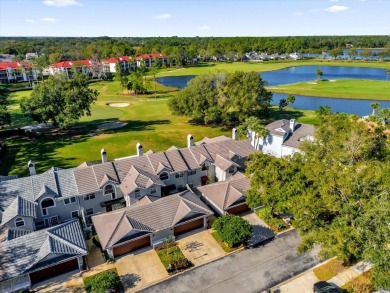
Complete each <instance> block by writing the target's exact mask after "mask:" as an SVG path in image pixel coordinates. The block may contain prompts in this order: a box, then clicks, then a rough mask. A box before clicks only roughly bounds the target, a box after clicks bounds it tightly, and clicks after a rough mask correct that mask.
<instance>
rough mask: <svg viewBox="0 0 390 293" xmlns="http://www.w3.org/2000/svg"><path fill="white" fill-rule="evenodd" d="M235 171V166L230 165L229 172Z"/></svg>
mask: <svg viewBox="0 0 390 293" xmlns="http://www.w3.org/2000/svg"><path fill="white" fill-rule="evenodd" d="M233 173H234V166H230V167H229V174H233Z"/></svg>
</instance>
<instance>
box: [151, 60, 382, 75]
mask: <svg viewBox="0 0 390 293" xmlns="http://www.w3.org/2000/svg"><path fill="white" fill-rule="evenodd" d="M293 66H348V67H367V68H389V66H390V64H389V62H383V61H375V62H366V61H348V60H319V59H311V60H297V61H293V60H278V61H264V62H230V63H229V62H216V63H212V62H210V63H200V64H199V65H198V66H196V67H188V68H178V69H176V68H168V69H164V70H161V71H160V72H159V73H158V75H157V77H163V76H182V75H200V74H205V73H210V72H215V71H221V72H235V71H237V70H241V71H257V72H264V71H272V70H279V69H283V68H288V67H293Z"/></svg>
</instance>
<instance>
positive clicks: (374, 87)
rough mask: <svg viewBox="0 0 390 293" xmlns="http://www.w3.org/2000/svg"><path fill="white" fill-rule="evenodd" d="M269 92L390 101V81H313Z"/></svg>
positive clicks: (276, 88)
mask: <svg viewBox="0 0 390 293" xmlns="http://www.w3.org/2000/svg"><path fill="white" fill-rule="evenodd" d="M268 90H270V91H272V92H278V93H289V94H295V95H305V96H317V97H330V98H344V99H374V100H390V81H379V80H360V79H359V80H356V79H351V80H348V79H338V80H320V81H316V80H313V81H311V82H300V83H294V84H288V85H281V86H273V87H268Z"/></svg>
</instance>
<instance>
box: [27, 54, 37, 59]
mask: <svg viewBox="0 0 390 293" xmlns="http://www.w3.org/2000/svg"><path fill="white" fill-rule="evenodd" d="M38 57H39V55H38V53H27V54H26V60H31V59H35V58H38Z"/></svg>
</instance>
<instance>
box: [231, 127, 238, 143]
mask: <svg viewBox="0 0 390 293" xmlns="http://www.w3.org/2000/svg"><path fill="white" fill-rule="evenodd" d="M237 138H238V137H237V129H235V128H233V129H232V139H234V140H237Z"/></svg>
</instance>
